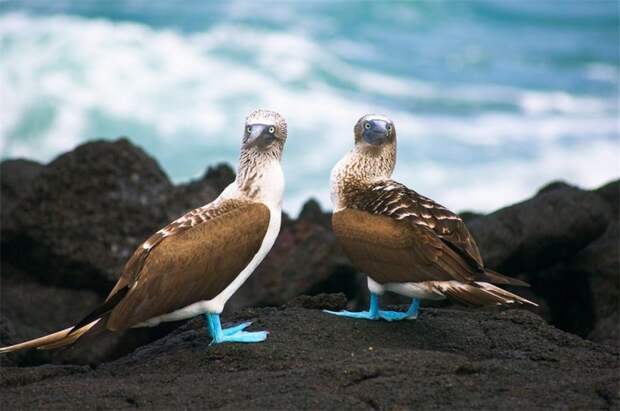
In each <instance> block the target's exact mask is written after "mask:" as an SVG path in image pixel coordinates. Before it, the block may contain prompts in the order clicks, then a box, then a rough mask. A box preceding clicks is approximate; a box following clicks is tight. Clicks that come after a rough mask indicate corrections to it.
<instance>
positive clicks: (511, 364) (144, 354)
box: [0, 296, 619, 410]
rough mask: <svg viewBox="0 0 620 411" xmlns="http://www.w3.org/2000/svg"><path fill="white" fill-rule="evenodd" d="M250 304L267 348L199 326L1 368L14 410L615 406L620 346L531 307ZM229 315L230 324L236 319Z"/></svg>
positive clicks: (249, 314) (322, 300) (247, 313)
mask: <svg viewBox="0 0 620 411" xmlns="http://www.w3.org/2000/svg"><path fill="white" fill-rule="evenodd" d="M311 300H312V299H307V298H306V299H305V300H304V299H302V300H301V301H299V300H298V302H299V304H291V305H290V306H289V307H287V308H262V309H246V310H244V311H242V312H241V313H239V315H237V316H235V318H234V321H235V322H237V321H240V320H245V319H254V321H255V322H254V324H253V325H252V327H251V329H255V330H258V329H267V330H270V331H271V334H270V335H269V338H268V340H267V341H266V342H265V343H261V344H222V345H217V346H209V342H210V338H209V336H208V335H207V332H206V330H205V328H204V327H203V324H202V321H200V320H198V319H197V320H194V321H191V322H190V323H188V324H186V325H185V326H183V327H181V328H179V329H177V330H176V331H174V332H173V333H171V334H169V335H168V336H166V337H165V338H163V339H161V340H159V341H156V342H154V343H152V344H150V345H148V346H145V347H143V348H141V349H139V350H138V351H136V352H135V353H133V354H131V355H129V356H126V357H124V358H121V359H119V360H117V361H114V362H111V363H106V364H103V365H101V366H99V367H97V368H96V369H94V370H91V369H89V368H87V367H76V366H43V367H35V368H15V367H5V368H3V369H2V370H1V371H0V375H1V379H0V394H1V396H2V404H3V407H5V408H6V409H38V408H45V409H83V408H97V409H125V408H136V407H144V408H154V409H179V408H183V409H226V410H239V409H300V408H303V409H333V410H336V409H337V410H343V409H344V410H346V409H351V410H353V409H355V410H360V409H362V410H366V409H368V410H373V409H374V410H376V409H380V410H383V409H414V408H415V409H430V408H432V409H510V410H523V409H527V410H535V409H540V410H543V409H544V410H548V409H617V407H618V405H619V403H618V352H617V351H615V350H613V349H612V348H611V347H607V346H602V345H597V344H595V343H592V342H589V341H586V340H583V339H581V338H579V337H577V336H574V335H570V334H567V333H565V332H562V331H560V330H557V329H555V328H553V327H551V326H549V325H547V324H546V323H545V321H544V320H542V319H541V318H540V317H537V316H536V315H534V314H532V313H529V312H527V311H519V310H509V311H503V312H500V311H486V310H471V311H462V310H449V309H441V310H437V309H432V308H428V309H423V310H422V312H421V316H420V318H419V319H418V320H416V321H404V322H396V323H388V322H370V321H364V320H351V319H343V318H339V317H335V316H330V315H328V314H325V313H323V312H322V311H320V310H318V309H313V310H312V309H307V308H302V306H303V305H304V304H305V305H308V306H312V307H314V308H320V307H321V306H323V305H325V306H327V307H329V308H334V305H336V306H337V305H341V304H343V303H344V298H343V297H342V296H333V297H332V296H321V297H319V299H318V300H317V301H313V302H312V301H311ZM228 320H231V318H229V319H228Z"/></svg>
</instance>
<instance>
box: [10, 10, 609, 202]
mask: <svg viewBox="0 0 620 411" xmlns="http://www.w3.org/2000/svg"><path fill="white" fill-rule="evenodd" d="M618 4H619V3H618V2H617V1H615V0H614V1H581V0H578V1H571V0H565V1H527V0H526V1H507V0H505V1H504V0H501V1H500V0H495V1H490V0H489V1H415V2H355V1H336V2H331V1H314V2H304V3H300V2H266V1H260V2H237V1H232V2H204V1H198V0H186V1H183V2H169V1H163V0H150V1H146V0H131V1H94V0H89V1H86V0H82V1H60V0H56V1H26V0H23V1H0V155H1V157H2V158H8V157H26V158H33V159H36V160H39V161H45V162H47V161H50V160H51V159H53V158H54V157H55V156H57V155H58V154H60V153H62V152H64V151H66V150H69V149H72V148H73V147H75V146H76V145H77V144H80V143H81V142H84V141H87V140H89V139H93V138H100V137H104V138H115V137H117V136H120V135H127V136H129V137H130V138H131V139H132V141H134V142H135V143H137V144H139V145H140V146H142V147H143V148H144V149H145V150H146V151H148V152H149V153H151V154H152V155H154V156H155V157H156V158H157V159H158V160H159V162H160V163H161V164H162V166H163V168H164V169H165V170H166V172H167V173H168V174H169V176H170V177H171V178H172V179H173V180H174V181H176V182H181V181H186V180H188V179H190V178H194V177H197V176H199V175H201V174H202V173H203V172H204V170H205V168H206V166H208V165H212V164H214V163H217V162H222V161H226V162H229V163H235V162H236V160H237V154H238V148H239V142H240V138H241V135H242V133H243V119H244V117H245V115H246V114H247V113H248V112H250V111H251V110H252V109H254V108H256V107H265V108H271V109H275V110H277V111H279V112H281V113H282V114H283V115H284V116H285V117H286V119H287V120H288V123H289V139H288V142H287V146H286V149H285V150H286V151H285V160H284V168H285V175H286V179H287V189H286V196H285V204H284V207H285V209H286V210H288V211H289V212H291V213H293V214H294V213H296V212H297V211H298V210H299V208H300V206H301V204H302V203H303V201H304V200H306V199H307V198H309V197H311V196H312V197H315V198H317V199H319V201H320V202H321V203H322V204H323V205H324V206H325V207H327V208H329V207H330V203H329V193H328V190H329V172H330V169H331V167H332V166H333V165H334V164H335V163H336V162H337V161H338V159H339V158H340V157H341V156H342V155H343V154H344V153H345V152H346V151H347V150H348V149H349V148H350V147H351V146H352V141H353V136H352V127H353V124H354V123H355V121H356V120H357V119H358V118H359V117H360V116H361V115H363V114H365V113H369V112H375V113H383V114H386V115H388V116H390V117H391V118H392V119H393V120H394V121H395V124H396V129H397V132H398V139H399V153H398V156H399V157H398V164H397V171H396V173H395V178H396V179H398V180H400V181H402V182H403V183H405V184H407V185H408V186H410V187H411V188H413V189H415V190H417V191H419V192H421V193H423V194H425V195H427V196H431V197H432V198H434V199H436V200H437V201H439V202H441V203H443V204H444V205H446V206H448V207H450V208H452V209H455V210H464V209H470V210H477V211H490V210H493V209H496V208H497V207H500V206H504V205H507V204H510V203H512V202H515V201H519V200H521V199H524V198H526V197H528V196H530V195H532V194H533V193H534V192H535V191H536V190H537V189H538V188H539V187H540V186H541V185H543V184H545V183H547V182H549V181H550V180H553V179H564V180H567V181H568V182H571V183H574V184H578V185H581V186H584V187H595V186H597V185H599V184H602V183H604V182H606V181H608V180H610V179H612V178H617V177H618V176H619V175H620V165H619V164H620V132H619V127H620V124H619V91H618V90H619V85H620V65H619V49H620V43H619V21H618V15H619V10H618Z"/></svg>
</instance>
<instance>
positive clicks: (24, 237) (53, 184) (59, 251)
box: [2, 139, 172, 290]
mask: <svg viewBox="0 0 620 411" xmlns="http://www.w3.org/2000/svg"><path fill="white" fill-rule="evenodd" d="M171 189H172V185H171V183H170V181H169V180H168V178H167V177H166V175H165V174H164V172H163V171H162V170H161V169H160V168H159V166H158V165H157V163H156V162H155V160H153V159H152V158H151V157H149V156H148V155H146V154H145V153H144V152H143V151H142V150H141V149H139V148H137V147H135V146H133V145H132V144H131V143H129V141H127V140H125V139H121V140H118V141H115V142H113V143H109V142H104V141H96V142H92V143H87V144H84V145H81V146H79V147H78V148H76V149H75V150H73V151H71V152H69V153H67V154H64V155H61V156H60V157H58V158H57V159H56V160H54V161H53V162H51V163H50V164H49V165H47V166H46V167H45V169H44V170H42V171H41V172H40V173H39V175H38V176H37V177H36V178H35V179H34V180H33V181H32V184H31V190H30V192H28V193H27V194H26V196H25V197H24V198H23V199H22V200H21V201H20V202H19V207H18V208H17V209H16V210H15V211H14V212H13V213H12V218H13V219H14V220H15V225H14V226H12V227H10V230H3V238H2V240H3V245H4V247H3V252H4V254H5V255H6V254H8V257H9V258H14V259H15V260H17V263H18V265H19V264H20V260H21V259H22V257H26V258H27V261H26V262H25V263H26V264H28V265H29V266H34V265H35V264H37V263H38V265H39V267H40V270H36V271H38V272H40V273H41V275H42V276H43V277H41V280H42V281H44V282H48V283H50V284H62V285H63V286H65V287H66V286H73V287H88V288H92V289H97V290H101V289H102V288H108V287H109V286H110V285H111V284H113V283H114V282H115V280H116V278H117V276H118V274H119V271H120V269H121V268H122V266H123V264H124V263H125V261H126V259H127V258H128V257H129V256H130V254H131V253H132V252H133V249H134V248H135V247H136V246H137V245H138V243H139V242H140V241H143V240H144V239H145V238H146V237H147V236H148V235H150V234H151V233H152V232H153V230H156V229H157V228H159V226H160V225H161V224H162V223H164V221H165V219H166V218H165V217H166V215H165V211H164V210H165V201H166V199H167V197H166V194H167V192H168V191H170V190H171ZM33 271H35V270H33Z"/></svg>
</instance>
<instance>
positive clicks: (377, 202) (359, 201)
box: [348, 180, 484, 268]
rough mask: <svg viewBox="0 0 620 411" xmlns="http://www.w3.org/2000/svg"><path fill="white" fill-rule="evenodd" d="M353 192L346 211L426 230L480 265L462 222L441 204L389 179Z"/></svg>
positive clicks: (469, 235)
mask: <svg viewBox="0 0 620 411" xmlns="http://www.w3.org/2000/svg"><path fill="white" fill-rule="evenodd" d="M355 193H356V194H355V195H354V196H351V198H350V200H349V201H348V203H349V204H350V208H355V209H358V210H363V211H367V212H369V213H371V214H377V215H383V216H386V217H391V218H395V219H397V220H407V221H409V222H410V223H412V224H414V225H417V226H420V227H424V228H427V229H429V230H431V231H432V232H433V233H434V234H435V235H436V236H437V237H439V238H440V239H441V240H442V241H444V242H445V243H446V244H447V245H449V246H450V247H451V248H452V249H453V250H454V251H456V252H457V253H459V254H461V255H462V256H463V257H464V258H466V259H471V260H472V262H473V263H474V265H477V266H478V267H480V268H482V267H483V266H484V263H483V261H482V257H481V256H480V251H479V250H478V246H477V245H476V241H475V240H474V238H473V236H472V235H471V233H470V232H469V230H468V229H467V226H466V225H465V223H464V222H463V220H461V218H460V217H459V216H458V215H456V214H454V213H453V212H452V211H450V210H448V209H447V208H446V207H444V206H442V205H441V204H438V203H436V202H435V201H433V200H431V199H430V198H428V197H425V196H423V195H421V194H418V193H417V192H415V191H413V190H411V189H409V188H407V187H406V186H405V185H403V184H400V183H397V182H396V181H393V180H385V181H380V182H377V183H374V184H372V185H370V186H368V187H365V188H364V189H362V190H356V191H355Z"/></svg>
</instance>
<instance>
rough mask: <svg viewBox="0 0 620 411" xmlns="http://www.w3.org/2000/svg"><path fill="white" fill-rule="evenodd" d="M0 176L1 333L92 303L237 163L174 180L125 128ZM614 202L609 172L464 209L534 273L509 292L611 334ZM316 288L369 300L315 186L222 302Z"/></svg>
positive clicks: (6, 337) (524, 270) (507, 258)
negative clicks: (598, 180)
mask: <svg viewBox="0 0 620 411" xmlns="http://www.w3.org/2000/svg"><path fill="white" fill-rule="evenodd" d="M0 177H1V178H0V183H1V184H0V189H1V191H0V194H1V197H2V198H1V199H2V207H1V213H0V223H1V224H0V225H1V227H0V229H1V232H0V234H1V235H0V240H1V246H2V255H1V261H0V263H1V264H2V289H1V293H2V294H1V296H2V300H1V301H0V313H1V314H2V317H0V342H2V344H8V343H11V342H16V341H21V340H23V339H26V338H31V337H34V336H37V335H41V334H43V333H45V332H49V331H52V330H56V329H59V328H64V327H66V326H69V325H70V324H71V323H72V322H74V321H76V319H77V318H80V317H81V316H83V315H84V314H86V313H87V312H88V311H90V309H92V308H93V307H94V306H95V305H96V304H97V303H98V302H99V301H101V300H102V298H104V297H105V295H106V294H107V293H108V291H109V290H110V287H111V286H112V284H113V283H114V282H115V280H116V276H117V275H118V273H119V272H120V270H121V269H122V267H123V264H124V263H125V261H126V259H127V258H128V256H129V255H130V253H131V252H132V251H133V249H134V248H135V247H136V246H137V245H138V244H140V243H141V242H142V241H144V240H145V239H146V238H147V237H148V236H149V235H150V234H151V233H152V232H154V231H155V230H157V229H159V228H160V227H162V226H163V225H165V224H167V223H168V222H169V221H171V220H172V219H174V218H176V217H178V216H180V215H182V214H183V213H184V212H185V211H187V210H189V209H192V208H194V207H197V206H200V205H202V204H205V203H207V202H209V201H211V200H212V199H213V198H215V196H217V194H218V193H219V192H221V191H222V190H223V189H224V187H225V186H226V185H227V184H229V183H230V182H231V181H232V180H233V179H234V172H233V170H232V169H231V168H230V167H228V166H226V165H219V166H217V167H215V168H210V169H208V170H207V171H206V172H205V174H204V176H203V177H201V178H199V179H197V180H194V181H191V182H188V183H186V184H181V185H176V186H175V185H173V184H172V183H171V182H170V181H169V179H168V177H167V176H166V175H165V173H164V172H163V171H162V170H161V168H160V167H159V165H158V164H157V162H156V161H155V160H153V159H152V158H151V157H149V156H148V155H147V154H146V153H145V152H144V151H142V150H141V149H139V148H138V147H136V146H134V145H132V144H131V143H130V142H129V141H127V140H125V139H121V140H117V141H114V142H104V141H96V142H92V143H88V144H85V145H83V146H80V147H78V148H77V149H75V150H73V151H72V152H69V153H66V154H64V155H62V156H60V157H59V158H57V159H56V160H54V161H53V162H51V163H50V164H48V165H40V164H37V163H33V162H28V161H22V160H8V161H5V162H3V163H1V164H0ZM619 202H620V183H619V182H618V181H615V182H611V183H609V184H607V185H605V186H603V187H601V188H599V189H597V190H593V191H587V190H582V189H579V188H577V187H573V186H569V185H567V184H564V183H553V184H550V185H548V186H547V187H545V188H544V189H542V190H541V191H540V192H539V193H538V194H537V195H536V196H535V197H533V198H531V199H529V200H526V201H524V202H521V203H518V204H515V205H512V206H509V207H506V208H504V209H502V210H499V211H497V212H495V213H492V214H489V215H479V214H475V213H465V214H464V217H465V218H466V221H467V224H468V226H469V227H470V228H471V231H472V233H473V234H474V236H475V237H476V239H477V240H478V243H479V245H480V249H481V251H482V254H483V256H484V257H485V259H486V261H487V265H488V266H489V267H491V268H494V269H497V270H499V271H501V272H504V273H505V274H509V275H513V276H517V277H520V278H523V279H525V280H527V281H528V282H530V283H531V284H532V288H531V289H530V290H524V289H520V290H518V292H519V293H521V294H524V295H525V296H526V297H527V298H532V299H535V300H536V301H538V302H540V303H541V306H542V309H541V310H539V311H538V313H540V314H542V315H543V316H544V318H545V319H547V320H549V321H550V322H551V323H552V324H553V325H555V326H557V327H560V328H562V329H564V330H566V331H570V332H572V333H576V334H578V335H580V336H583V337H587V338H591V339H592V340H594V341H598V342H602V343H606V344H615V345H617V344H618V327H617V324H618V298H619V297H618V290H619V285H618V279H619V277H620V275H619V271H620V267H619V264H620V258H619V256H618V244H619V238H618V236H619V234H618V209H619ZM325 292H327V293H330V292H343V293H344V294H345V295H346V298H347V300H348V306H349V307H355V306H365V304H366V298H367V295H368V293H367V290H366V282H365V278H364V276H363V275H361V274H360V273H358V272H357V271H356V270H355V269H354V267H352V266H351V264H350V263H349V261H348V260H347V259H346V257H344V255H343V253H342V252H341V250H340V249H339V247H338V244H337V242H336V239H335V237H334V235H333V233H332V232H331V216H330V214H329V213H326V212H324V211H323V210H321V208H320V206H319V204H318V203H317V202H316V201H314V200H311V201H308V202H307V203H306V204H305V205H304V207H303V209H302V212H301V213H300V215H299V217H298V218H297V219H291V218H289V217H288V216H286V215H285V216H283V224H282V229H281V233H280V235H279V237H278V239H277V241H276V244H275V246H274V248H273V250H272V251H271V253H270V254H269V256H268V257H267V258H266V260H265V261H264V262H263V264H261V266H260V267H259V269H258V270H257V271H256V273H255V274H254V275H253V276H252V277H250V279H249V281H248V282H247V283H246V284H244V286H243V287H242V288H241V289H240V290H239V291H238V292H237V293H236V294H235V296H233V298H232V299H231V300H230V302H229V304H228V305H227V309H226V314H227V315H230V314H231V313H233V312H235V311H237V310H239V309H242V308H245V307H249V306H279V305H282V304H285V303H287V302H289V301H291V300H292V299H294V298H295V297H297V296H298V295H301V294H309V295H314V294H319V293H325ZM21 301H29V302H31V303H29V304H20V302H21ZM48 301H49V303H47V302H48ZM398 301H402V300H399V299H396V298H393V297H391V296H386V297H385V298H384V299H383V300H382V302H384V303H390V302H398ZM444 304H445V303H444ZM43 311H45V312H43ZM177 326H178V324H169V325H167V326H164V327H159V328H155V329H152V330H146V331H144V330H142V331H135V332H134V331H132V332H131V333H129V334H127V335H120V336H117V337H114V338H112V339H111V340H108V341H107V342H106V343H105V344H103V343H102V345H101V346H97V347H96V348H92V349H90V351H89V348H88V347H86V348H84V351H79V350H72V351H71V353H68V352H60V353H49V352H44V353H42V352H36V351H35V352H28V353H24V354H20V355H19V356H15V357H12V359H11V360H10V361H9V362H6V361H7V359H6V357H4V359H3V361H4V362H3V363H4V364H20V365H27V364H40V363H46V362H50V361H53V362H58V363H63V362H69V363H72V364H83V363H91V364H97V363H100V362H101V361H109V360H111V359H115V358H118V357H119V356H122V355H125V354H126V353H128V352H131V351H132V350H134V349H135V348H136V347H139V346H141V345H143V344H145V343H148V342H150V341H153V339H155V338H159V337H161V336H162V335H165V334H166V333H167V332H168V331H169V330H171V329H174V328H175V327H177ZM106 344H107V345H106ZM11 361H12V362H11Z"/></svg>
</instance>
